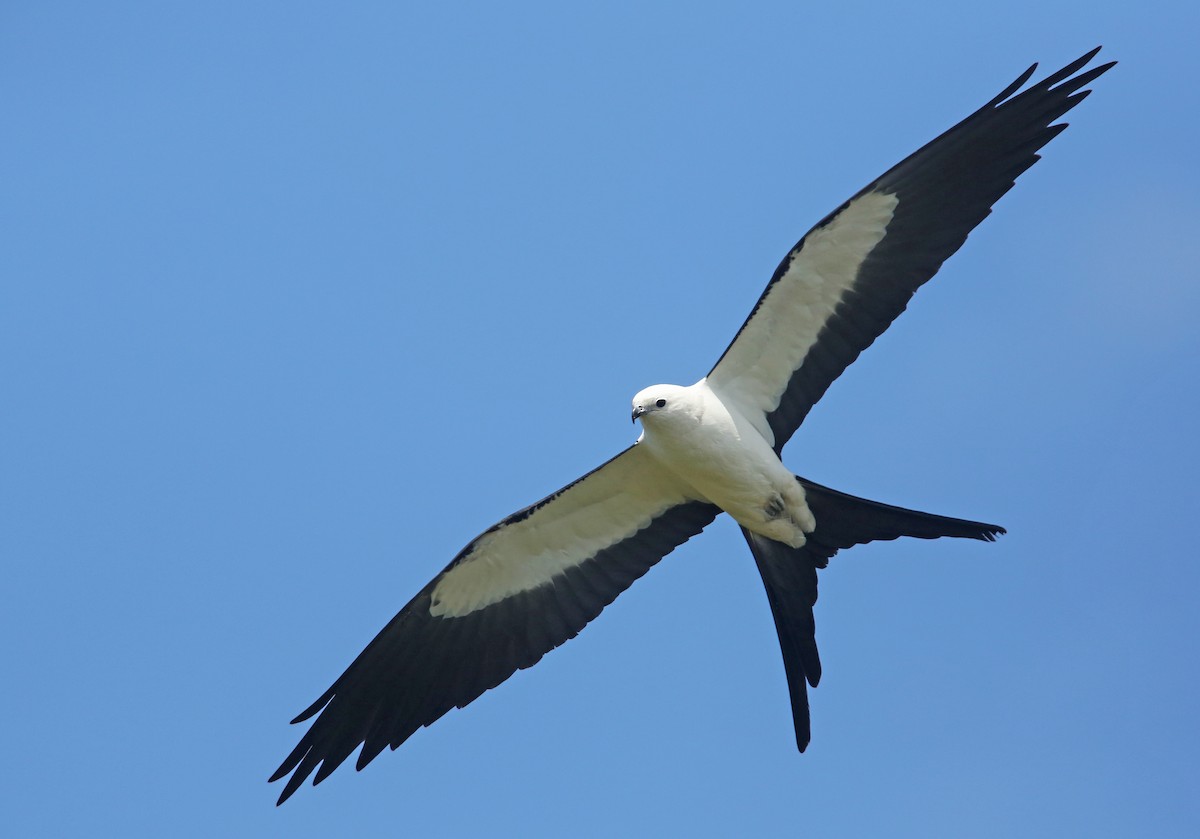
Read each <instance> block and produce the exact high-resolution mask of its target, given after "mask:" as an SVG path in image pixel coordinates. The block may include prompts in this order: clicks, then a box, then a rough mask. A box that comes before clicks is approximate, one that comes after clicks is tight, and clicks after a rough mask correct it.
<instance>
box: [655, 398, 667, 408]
mask: <svg viewBox="0 0 1200 839" xmlns="http://www.w3.org/2000/svg"><path fill="white" fill-rule="evenodd" d="M654 404H655V405H657V406H658V407H660V408H665V407H667V400H665V399H660V400H658V401H657V402H655V403H654Z"/></svg>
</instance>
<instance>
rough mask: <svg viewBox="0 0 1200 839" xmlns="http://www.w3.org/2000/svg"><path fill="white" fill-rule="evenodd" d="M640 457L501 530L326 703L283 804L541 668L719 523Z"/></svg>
mask: <svg viewBox="0 0 1200 839" xmlns="http://www.w3.org/2000/svg"><path fill="white" fill-rule="evenodd" d="M649 458H650V455H649V454H648V453H647V452H646V451H645V450H644V449H639V447H638V446H637V445H634V446H631V447H630V448H628V449H626V450H625V451H624V452H622V453H621V454H619V455H617V456H616V457H614V458H612V459H611V460H609V461H608V462H606V463H605V464H603V465H602V466H600V467H598V468H597V469H594V470H593V471H591V472H589V473H588V474H587V475H584V476H583V477H582V478H580V479H579V480H577V481H575V482H573V483H571V484H569V485H567V486H566V487H564V488H563V489H561V490H559V491H558V492H555V493H553V494H551V495H549V496H547V497H546V498H544V499H543V500H541V501H539V502H537V503H536V504H533V505H531V506H529V507H526V508H525V509H524V510H521V511H519V512H517V513H514V514H512V515H511V516H509V517H508V518H506V519H504V520H503V521H501V522H499V523H498V524H496V525H494V526H493V527H491V528H489V529H488V530H487V531H485V532H484V533H483V534H481V535H480V536H479V537H478V538H476V539H475V540H473V541H472V542H471V543H470V544H469V545H467V547H466V548H464V549H463V550H462V551H461V552H460V553H459V554H458V556H456V557H455V558H454V560H453V561H452V562H451V563H450V564H449V565H448V566H447V567H446V568H445V570H443V571H442V572H441V573H440V574H438V576H437V577H435V578H434V579H433V580H432V581H430V583H429V584H428V585H426V586H425V588H423V589H422V590H421V591H420V593H418V594H417V596H416V597H414V598H413V599H412V601H411V602H409V603H408V605H407V606H405V607H404V608H403V609H402V610H401V611H400V612H399V613H398V614H397V615H396V616H395V617H394V618H392V620H391V621H390V622H389V623H388V624H387V626H386V627H384V629H383V630H382V631H381V632H380V633H379V634H378V635H377V636H376V637H375V639H374V640H373V641H371V643H370V644H369V645H367V647H366V649H365V650H363V652H362V653H361V654H360V655H359V656H358V658H356V659H355V660H354V662H353V663H352V664H351V665H350V666H349V667H348V668H347V669H346V672H345V673H343V674H342V675H341V676H340V677H339V678H338V679H337V681H335V682H334V683H333V685H332V686H331V687H330V688H329V690H327V691H326V692H325V693H324V694H322V695H321V697H320V698H319V699H318V700H317V701H316V702H314V703H313V704H312V705H311V706H309V707H308V708H307V709H306V710H305V711H304V712H303V713H301V714H300V715H299V716H297V717H296V718H295V719H294V720H292V722H293V723H298V722H303V721H305V720H307V719H309V718H311V717H312V716H313V715H315V714H317V713H318V712H319V714H320V715H319V716H317V718H316V720H315V721H314V722H313V724H312V726H311V727H310V728H309V729H308V731H307V732H305V734H304V736H303V737H302V738H301V740H300V742H299V744H298V745H297V746H296V748H295V749H294V750H293V751H292V753H291V754H290V755H288V757H287V759H286V760H284V761H283V763H282V764H280V766H279V768H278V769H277V770H276V771H275V773H274V774H273V775H272V776H271V781H277V780H280V779H281V778H283V777H284V776H286V775H288V774H289V773H290V774H291V777H290V778H288V781H287V783H286V784H285V786H284V789H283V791H282V793H281V794H280V796H279V802H278V803H280V804H282V803H283V802H284V801H286V800H287V799H288V798H289V797H290V796H291V795H292V793H294V792H295V791H296V790H297V789H298V788H299V787H300V785H301V784H303V783H304V781H305V779H306V778H308V776H309V775H311V774H312V773H313V772H314V771H315V772H316V776H315V778H314V779H313V783H314V784H317V783H320V782H321V781H322V780H323V779H324V778H325V777H327V776H328V775H329V774H330V773H331V772H333V770H334V769H336V768H337V767H338V766H339V765H341V764H342V763H343V762H344V761H345V760H346V758H347V757H349V756H350V754H351V753H353V751H354V750H355V749H356V748H358V746H359V745H360V744H362V751H361V752H360V754H359V758H358V761H357V768H358V769H362V768H363V767H364V766H366V765H367V764H368V763H369V762H370V761H371V760H373V759H374V758H375V757H376V756H377V755H378V754H379V753H380V752H382V751H383V749H384V748H385V747H387V746H391V748H393V749H395V748H396V747H398V746H399V745H400V744H401V743H403V742H404V741H405V740H406V739H408V737H409V736H410V735H412V734H413V732H415V731H416V730H417V729H418V728H420V727H421V726H425V725H430V724H431V723H433V722H434V721H436V720H437V719H439V718H440V717H441V716H442V715H443V714H445V713H446V712H447V711H449V710H450V709H451V708H454V707H459V708H461V707H463V706H465V705H467V704H468V703H469V702H471V701H473V700H474V699H476V698H477V697H478V696H479V695H480V694H482V693H483V692H484V691H486V690H488V689H490V688H493V687H495V686H496V685H498V684H500V683H501V682H503V681H504V680H505V679H507V678H508V677H509V676H511V675H512V674H513V673H515V672H516V671H517V670H520V669H524V668H527V667H531V666H533V665H534V664H535V663H537V662H538V661H539V660H540V659H541V658H542V656H543V655H545V654H546V653H547V652H549V651H550V650H552V649H554V648H555V647H557V646H559V645H560V644H562V643H564V642H565V641H567V640H569V639H571V638H573V637H575V635H576V634H578V633H579V631H580V630H581V629H583V627H584V626H585V625H586V624H587V623H588V622H589V621H591V620H592V619H593V618H595V617H596V616H597V615H598V614H599V613H600V611H601V610H602V609H603V608H604V607H605V606H607V605H608V604H609V603H611V602H612V601H613V600H615V599H616V597H617V596H618V595H619V594H620V593H621V592H623V591H624V590H625V589H626V588H628V587H629V586H630V585H631V584H632V583H633V581H634V580H636V579H637V578H638V577H640V576H642V575H643V574H645V573H646V571H647V570H649V568H650V567H651V566H653V565H654V564H655V563H657V562H658V561H659V560H660V559H661V558H662V557H664V556H666V555H667V554H668V553H670V552H671V551H672V550H674V549H675V548H676V547H678V546H679V545H681V544H682V543H684V542H686V541H687V540H688V539H689V538H691V537H692V536H695V535H696V534H697V533H699V532H700V531H701V530H703V529H704V527H705V526H706V525H708V523H709V522H711V521H712V520H713V519H714V518H715V517H716V515H717V513H719V512H720V510H719V509H718V508H716V507H714V506H712V505H710V504H708V503H706V502H702V501H695V500H691V499H689V498H688V497H687V496H686V495H685V494H684V493H683V491H682V490H681V489H680V488H679V487H678V486H676V485H674V484H673V483H672V482H671V481H670V479H669V478H667V477H666V476H664V475H663V474H662V473H661V471H660V470H657V469H655V468H654V465H653V463H651V462H650V460H649Z"/></svg>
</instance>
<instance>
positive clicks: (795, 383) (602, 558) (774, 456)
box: [271, 47, 1115, 804]
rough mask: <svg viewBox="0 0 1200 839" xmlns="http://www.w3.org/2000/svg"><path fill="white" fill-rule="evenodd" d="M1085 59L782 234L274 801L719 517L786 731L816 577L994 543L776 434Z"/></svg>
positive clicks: (337, 698)
mask: <svg viewBox="0 0 1200 839" xmlns="http://www.w3.org/2000/svg"><path fill="white" fill-rule="evenodd" d="M1097 52H1099V48H1098V47H1097V48H1096V49H1095V50H1092V51H1091V52H1089V53H1087V54H1086V55H1084V56H1082V57H1081V58H1079V59H1078V60H1077V61H1074V62H1072V63H1070V64H1069V65H1067V66H1066V67H1064V68H1062V69H1061V70H1059V71H1058V72H1056V73H1052V74H1051V75H1049V76H1047V77H1046V78H1045V79H1043V80H1041V81H1040V82H1037V83H1036V84H1033V85H1031V86H1030V87H1028V88H1027V89H1025V90H1021V88H1022V87H1024V86H1025V84H1026V83H1027V82H1028V81H1029V79H1030V78H1031V77H1032V76H1033V73H1034V71H1035V70H1036V68H1037V65H1036V64H1035V65H1034V66H1033V67H1030V68H1029V69H1028V70H1026V71H1025V72H1024V73H1022V74H1021V76H1020V77H1019V78H1017V79H1016V81H1014V82H1013V83H1012V84H1010V85H1009V86H1008V87H1006V88H1005V89H1004V90H1002V91H1001V92H1000V93H999V94H998V95H997V96H996V97H995V98H994V99H992V100H991V101H989V102H988V103H987V104H986V105H984V106H983V107H982V108H980V109H979V110H977V111H976V112H975V113H973V114H971V115H970V116H968V117H967V118H966V119H964V120H963V121H962V122H960V123H959V124H958V125H956V126H954V127H953V128H951V129H950V130H949V131H947V132H946V133H944V134H942V135H941V136H940V137H938V138H937V139H935V140H933V141H932V142H930V143H928V144H927V145H925V146H923V147H922V148H920V149H918V150H917V151H916V152H914V153H913V154H911V155H909V156H908V157H907V158H905V159H904V160H902V161H901V162H900V163H898V164H897V165H896V166H894V167H892V168H891V169H889V170H888V171H887V172H885V173H884V174H883V175H882V176H880V177H879V178H877V179H876V180H874V181H872V182H871V183H870V184H869V185H868V186H866V187H865V188H864V189H862V190H860V191H859V192H858V193H856V194H855V195H854V196H853V197H852V198H850V200H848V201H847V202H846V203H844V204H842V206H840V207H838V208H837V209H836V210H834V211H833V212H832V213H830V214H829V215H828V216H826V217H825V218H824V219H823V220H822V221H821V222H819V223H818V224H817V225H816V227H814V228H813V229H812V230H810V231H809V232H808V233H807V234H806V235H805V236H804V238H803V239H801V240H800V241H799V243H797V244H796V246H795V247H794V248H792V250H791V251H789V252H788V254H787V256H785V257H784V258H783V262H781V263H780V264H779V267H778V268H776V269H775V273H774V275H773V276H772V277H771V280H770V282H769V283H768V284H767V287H766V290H765V291H764V292H763V293H762V296H761V297H760V298H759V299H758V302H757V303H756V304H755V306H754V309H753V310H752V311H751V313H750V316H749V317H748V318H747V319H746V322H745V323H744V324H743V325H742V328H741V329H740V330H739V331H738V333H737V335H736V336H735V337H734V339H733V343H731V344H730V345H729V347H728V348H727V349H726V350H725V352H724V354H722V355H721V357H720V359H719V360H718V361H717V363H716V365H715V366H714V367H713V368H712V370H711V371H709V373H708V375H707V376H705V377H704V378H702V379H701V380H700V381H698V382H696V383H695V384H693V385H690V386H687V387H682V386H679V385H654V386H652V387H648V388H646V389H644V390H642V391H640V392H639V393H638V394H637V395H636V396H634V398H633V421H634V422H635V423H636V422H638V421H640V422H641V424H642V434H641V436H640V437H639V438H638V440H637V442H636V443H635V444H634V445H632V446H630V447H629V448H627V449H626V450H625V451H623V452H621V453H620V454H618V455H617V456H616V457H614V458H612V459H611V460H609V461H608V462H607V463H605V464H603V465H602V466H600V467H598V468H597V469H594V470H593V471H591V472H589V473H588V474H586V475H584V476H583V477H582V478H579V479H578V480H577V481H575V482H573V483H571V484H568V485H567V486H566V487H564V488H562V489H560V490H559V491H558V492H555V493H553V494H551V495H549V496H547V497H546V498H544V499H542V500H541V501H538V502H537V503H536V504H533V505H532V506H529V507H526V508H525V509H523V510H521V511H519V512H516V513H513V514H512V515H511V516H509V517H508V518H506V519H504V520H503V521H501V522H499V523H498V524H496V525H493V526H492V527H490V528H488V529H487V530H486V531H485V532H484V533H482V534H481V535H480V536H478V537H476V538H475V539H474V540H472V541H471V542H470V544H468V545H467V546H466V547H465V548H463V549H462V551H461V552H460V553H459V554H458V556H456V557H455V558H454V559H453V561H451V563H450V564H449V565H448V566H446V568H445V570H443V571H442V572H441V573H440V574H438V575H437V576H436V577H434V578H433V580H431V581H430V582H429V584H428V585H426V586H425V588H423V589H421V591H420V592H418V593H417V595H416V596H415V597H414V598H413V599H412V600H411V601H410V602H409V603H408V605H407V606H405V607H404V608H403V609H401V610H400V612H399V614H397V615H396V616H395V617H394V618H392V620H391V621H390V622H389V623H388V624H387V626H385V627H384V628H383V630H382V631H381V632H380V633H379V634H378V635H377V636H376V637H375V639H374V640H373V641H371V643H370V644H368V645H367V647H366V649H365V650H363V651H362V653H361V654H360V655H359V656H358V658H356V659H355V660H354V662H353V663H352V664H351V665H350V666H349V667H348V668H347V669H346V671H345V672H344V673H343V674H342V675H341V676H339V677H338V679H337V681H335V682H334V683H333V685H332V686H330V688H329V689H328V690H327V691H325V693H323V694H321V696H320V697H319V698H318V699H317V701H316V702H314V703H313V704H312V705H310V706H309V707H308V708H307V709H305V710H304V711H303V712H302V713H301V714H300V715H299V716H297V717H296V718H295V719H294V720H292V722H293V723H299V722H304V721H305V720H308V719H311V718H312V717H314V716H316V720H315V721H314V722H313V723H312V726H311V727H310V728H309V729H308V731H307V732H305V734H304V736H303V737H301V739H300V743H299V744H298V745H297V746H296V748H295V749H294V750H293V751H292V752H291V754H289V755H288V756H287V758H286V759H285V760H284V761H283V763H282V764H281V765H280V766H279V768H278V769H277V770H276V771H275V774H274V775H272V776H271V781H278V780H281V779H282V778H285V777H287V776H289V775H290V777H288V779H287V783H286V784H285V785H284V787H283V791H282V793H281V794H280V796H279V802H278V803H280V804H282V803H283V802H284V801H286V800H287V799H288V797H289V796H291V795H292V794H293V793H294V792H295V791H296V790H297V789H298V788H299V787H300V785H301V784H302V783H304V781H305V779H307V778H308V777H309V776H310V775H313V773H314V772H315V773H316V774H315V777H314V778H313V783H314V784H316V783H320V782H321V781H322V780H323V779H325V778H326V777H327V776H328V775H329V774H330V773H331V772H333V770H335V769H336V768H337V767H338V766H340V765H341V764H342V763H343V762H344V761H345V760H346V758H347V757H349V756H350V755H351V754H352V753H353V752H354V750H355V749H356V748H358V747H359V746H361V747H362V749H361V751H360V752H359V755H358V760H357V764H356V768H358V769H362V768H363V767H364V766H366V765H367V764H368V763H370V762H371V761H372V760H373V759H374V758H375V757H376V756H377V755H379V753H380V752H382V751H383V750H384V749H385V748H387V747H389V746H390V747H391V748H392V749H395V748H397V747H399V746H400V744H401V743H403V742H404V741H405V740H407V739H408V738H409V737H410V736H411V735H412V734H413V733H414V732H415V731H416V730H417V729H418V728H420V727H422V726H427V725H431V724H432V723H434V722H435V721H436V720H438V719H439V718H441V716H442V715H443V714H445V713H446V712H447V711H449V710H450V709H451V708H455V707H458V708H462V707H463V706H465V705H467V704H468V703H469V702H472V701H474V700H475V699H476V698H477V697H478V696H479V695H480V694H482V693H483V692H484V691H486V690H489V689H490V688H494V687H496V686H497V685H499V684H500V683H501V682H503V681H504V680H505V679H507V678H508V677H509V676H511V675H512V674H513V673H515V672H516V671H517V670H520V669H523V668H526V667H532V666H533V665H534V664H536V663H537V662H538V661H539V660H540V659H541V658H542V656H543V655H545V654H546V653H547V652H549V651H550V650H552V649H554V648H555V647H557V646H559V645H560V644H562V643H563V642H565V641H567V640H569V639H571V638H574V637H575V635H577V634H578V633H579V631H580V630H581V629H583V627H584V626H586V625H587V623H588V622H589V621H591V620H592V619H593V618H595V617H596V616H597V615H598V614H600V611H601V610H602V609H604V607H605V606H607V605H608V604H609V603H612V602H613V600H615V599H616V597H617V595H619V594H620V593H621V592H623V591H624V590H625V589H626V588H628V587H629V585H630V584H631V583H633V581H634V580H636V579H637V578H638V577H640V576H642V575H643V574H645V573H646V571H647V570H649V568H650V567H651V566H652V565H654V564H655V563H657V562H658V561H659V560H660V559H662V558H663V557H664V556H666V555H667V554H668V553H670V552H671V551H672V550H674V549H675V548H676V547H678V546H679V545H681V544H683V543H684V542H686V541H687V540H688V539H690V538H691V537H693V536H695V535H697V534H698V533H700V531H701V530H703V529H704V528H705V526H707V525H708V524H709V523H710V522H711V521H713V519H715V518H716V517H717V516H718V515H720V514H721V513H722V512H725V513H728V514H729V515H730V516H732V517H733V519H734V520H735V521H736V522H737V523H738V525H740V526H741V529H742V533H743V534H744V535H745V538H746V542H747V544H748V545H749V547H750V552H751V554H753V556H754V561H755V563H756V564H757V566H758V571H759V574H760V575H761V576H762V581H763V586H764V587H765V588H766V593H767V602H768V603H769V605H770V607H771V612H772V615H773V616H774V618H775V628H776V630H777V632H778V635H779V645H780V648H781V650H782V652H783V665H784V671H785V673H786V676H787V684H788V689H789V693H790V698H791V704H792V716H793V722H794V727H795V734H796V745H797V746H798V747H799V749H800V751H804V749H805V748H806V747H807V746H808V743H809V739H810V728H809V706H808V686H809V685H811V686H813V687H816V685H817V682H818V680H819V679H820V677H821V661H820V658H819V657H818V655H817V644H816V634H815V633H816V626H815V623H814V619H813V606H814V604H815V603H816V600H817V570H818V569H819V568H824V567H825V566H826V565H827V564H828V563H829V559H830V557H832V556H833V555H834V554H835V553H837V552H838V551H839V550H842V549H845V548H850V547H853V546H854V545H862V544H866V543H867V542H872V541H877V540H887V539H896V538H899V537H901V536H913V537H917V538H919V539H936V538H939V537H942V536H953V537H959V538H967V539H980V540H984V541H993V540H995V538H996V537H997V536H998V535H999V534H1001V533H1004V528H1002V527H999V526H997V525H994V524H985V523H982V522H974V521H966V520H963V519H954V518H946V517H944V516H935V515H931V514H929V513H921V512H917V511H915V510H907V509H903V508H900V507H893V506H890V505H887V504H881V503H878V502H875V501H867V500H865V499H862V498H856V497H855V496H852V495H847V494H846V493H842V492H838V491H837V490H833V489H830V488H828V487H824V486H821V485H820V484H816V483H814V482H812V481H809V480H806V479H805V478H801V477H798V476H796V475H793V474H792V472H791V471H790V470H789V469H788V468H787V467H786V466H784V465H783V461H782V460H781V455H782V452H783V447H784V445H785V444H786V443H787V441H788V440H789V439H790V438H791V436H792V434H793V433H795V431H796V429H797V428H798V427H799V426H800V423H802V422H803V421H804V418H805V417H806V416H807V415H808V412H809V410H810V409H811V408H812V407H813V405H815V404H816V402H817V400H819V399H820V398H821V396H822V395H823V394H824V393H825V391H826V389H827V388H828V387H829V385H830V384H832V382H833V380H834V379H836V378H837V377H838V376H839V375H841V373H842V371H843V370H845V369H846V367H847V366H849V365H850V363H851V362H853V361H854V359H856V358H857V357H858V355H859V353H861V352H862V351H863V350H864V349H866V348H867V347H868V346H870V344H871V342H872V341H874V340H875V339H876V338H877V337H878V336H879V335H881V334H882V333H883V331H884V330H885V329H887V327H888V325H889V324H891V322H892V321H893V320H895V319H896V317H897V316H899V314H900V313H901V312H903V311H904V309H905V307H906V306H907V305H908V301H909V299H910V298H911V297H912V296H913V294H914V292H916V290H917V289H918V288H919V287H920V286H921V285H922V284H924V283H925V282H926V281H927V280H929V279H930V278H931V277H932V276H933V275H934V274H935V273H936V272H937V270H938V269H939V268H940V267H941V265H942V263H943V262H944V261H945V260H946V259H947V258H948V257H949V256H950V255H951V254H953V253H954V252H955V251H957V250H958V249H959V247H961V246H962V244H963V242H964V241H966V238H967V234H969V233H970V232H971V230H973V229H974V228H975V226H976V225H978V224H979V223H980V222H981V221H983V219H984V218H985V217H986V216H987V215H988V213H990V212H991V208H992V205H993V204H995V203H996V201H998V200H999V199H1000V197H1001V196H1002V195H1004V193H1006V192H1008V190H1009V189H1010V188H1012V186H1013V183H1014V181H1015V180H1016V178H1017V176H1018V175H1020V174H1021V173H1022V172H1024V171H1025V170H1026V169H1028V168H1029V167H1031V166H1032V165H1033V164H1034V163H1035V162H1037V160H1038V159H1039V155H1038V151H1039V150H1040V149H1041V148H1042V147H1043V146H1045V145H1046V144H1047V143H1048V142H1050V140H1052V139H1053V138H1054V137H1055V136H1056V135H1058V134H1059V133H1060V132H1061V131H1062V130H1063V129H1064V128H1066V124H1065V123H1059V124H1054V121H1055V120H1056V119H1058V118H1059V117H1061V116H1063V115H1064V114H1065V113H1066V112H1067V111H1069V110H1071V109H1072V108H1073V107H1075V106H1076V105H1077V104H1079V102H1080V101H1082V100H1083V99H1084V97H1086V96H1087V95H1088V93H1089V92H1090V91H1088V90H1083V89H1082V88H1084V86H1085V85H1087V84H1089V83H1090V82H1092V81H1094V80H1095V79H1096V78H1097V77H1099V76H1100V75H1101V74H1102V73H1104V72H1105V71H1107V70H1108V69H1109V68H1110V67H1112V66H1113V64H1114V63H1115V62H1110V63H1108V64H1102V65H1100V66H1098V67H1094V68H1092V69H1090V70H1084V67H1086V66H1087V64H1088V63H1089V62H1090V61H1091V59H1092V58H1093V57H1094V56H1095V55H1096V53H1097Z"/></svg>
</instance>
